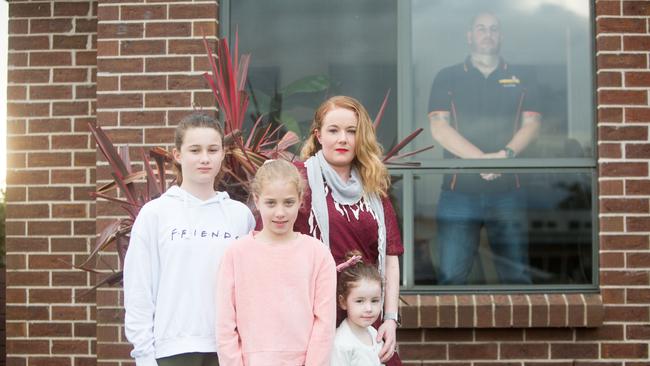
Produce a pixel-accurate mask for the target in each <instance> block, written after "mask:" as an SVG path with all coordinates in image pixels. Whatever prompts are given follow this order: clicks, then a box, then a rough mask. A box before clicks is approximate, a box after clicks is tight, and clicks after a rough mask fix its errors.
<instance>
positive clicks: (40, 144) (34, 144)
mask: <svg viewBox="0 0 650 366" xmlns="http://www.w3.org/2000/svg"><path fill="white" fill-rule="evenodd" d="M7 147H8V148H9V150H10V151H23V150H47V149H49V147H50V142H49V139H48V137H47V136H12V137H11V138H10V139H8V140H7Z"/></svg>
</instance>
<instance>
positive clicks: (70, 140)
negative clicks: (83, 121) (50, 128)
mask: <svg viewBox="0 0 650 366" xmlns="http://www.w3.org/2000/svg"><path fill="white" fill-rule="evenodd" d="M87 148H88V136H84V135H60V136H52V149H55V150H59V149H62V150H70V149H87Z"/></svg>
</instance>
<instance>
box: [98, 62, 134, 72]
mask: <svg viewBox="0 0 650 366" xmlns="http://www.w3.org/2000/svg"><path fill="white" fill-rule="evenodd" d="M143 65H144V63H143V61H142V59H140V58H128V59H120V58H118V59H98V60H97V70H98V71H99V72H107V73H126V72H142V67H143Z"/></svg>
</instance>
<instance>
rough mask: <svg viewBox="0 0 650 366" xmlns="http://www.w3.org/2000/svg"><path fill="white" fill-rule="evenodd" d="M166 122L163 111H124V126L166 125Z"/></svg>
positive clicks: (122, 118) (121, 123) (122, 114)
mask: <svg viewBox="0 0 650 366" xmlns="http://www.w3.org/2000/svg"><path fill="white" fill-rule="evenodd" d="M165 124H166V118H165V112H163V111H140V112H122V113H121V118H120V125H122V126H164V125H165Z"/></svg>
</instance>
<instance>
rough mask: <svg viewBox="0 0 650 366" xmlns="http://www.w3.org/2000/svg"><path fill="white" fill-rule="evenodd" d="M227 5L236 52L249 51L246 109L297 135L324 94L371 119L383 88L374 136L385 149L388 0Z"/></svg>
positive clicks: (390, 48)
mask: <svg viewBox="0 0 650 366" xmlns="http://www.w3.org/2000/svg"><path fill="white" fill-rule="evenodd" d="M230 8H231V18H230V24H231V34H232V35H234V34H235V31H236V30H238V31H239V45H240V50H241V51H240V52H242V53H251V55H252V56H251V65H250V71H249V81H250V84H249V91H250V92H251V94H252V96H253V99H252V100H251V109H250V111H251V113H252V114H254V115H257V114H258V113H265V114H266V113H271V115H272V117H273V118H277V119H280V120H282V121H283V122H284V123H285V126H287V127H288V128H290V129H292V130H294V131H296V132H299V133H300V134H301V135H302V136H305V135H306V134H307V133H309V131H308V130H309V126H310V124H311V119H312V118H313V114H314V110H315V109H316V107H317V106H318V105H319V104H320V103H321V102H322V101H323V100H325V99H326V98H327V97H329V96H333V95H339V94H343V95H349V96H352V97H355V98H357V99H358V100H359V101H360V102H361V103H362V104H363V105H364V106H365V107H366V109H368V112H369V114H370V116H371V117H372V118H374V116H375V115H376V114H377V112H378V111H379V107H380V105H381V103H382V101H383V99H384V96H385V94H386V92H387V91H388V90H389V89H390V90H392V93H391V94H392V95H391V98H390V102H389V104H388V108H387V110H386V114H385V115H384V120H383V121H384V123H382V125H381V128H380V130H379V132H378V135H379V139H380V142H381V143H382V144H383V145H384V147H385V148H389V147H390V146H391V145H392V144H393V143H394V141H395V136H396V131H397V128H396V123H395V122H396V120H397V98H396V91H397V86H396V85H397V38H396V37H397V14H396V13H397V7H396V4H395V2H394V1H392V0H356V1H352V2H350V1H346V0H332V1H316V0H304V1H291V0H277V1H255V0H236V1H234V0H233V1H231V2H230ZM233 38H234V37H233ZM249 123H250V121H249Z"/></svg>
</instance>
